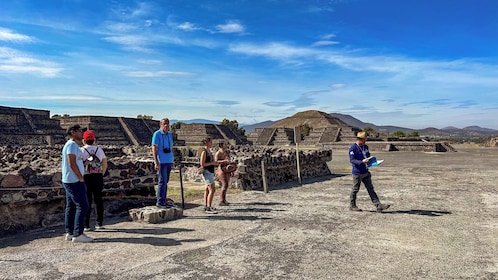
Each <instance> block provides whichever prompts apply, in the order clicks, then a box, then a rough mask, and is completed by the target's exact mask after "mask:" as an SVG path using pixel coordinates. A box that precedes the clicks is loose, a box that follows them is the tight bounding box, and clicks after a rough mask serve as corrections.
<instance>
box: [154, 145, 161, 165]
mask: <svg viewBox="0 0 498 280" xmlns="http://www.w3.org/2000/svg"><path fill="white" fill-rule="evenodd" d="M152 157H153V158H154V165H155V166H156V170H158V171H159V169H160V168H161V166H160V165H159V159H158V158H157V145H155V144H152Z"/></svg>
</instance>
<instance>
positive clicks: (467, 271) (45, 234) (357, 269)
mask: <svg viewBox="0 0 498 280" xmlns="http://www.w3.org/2000/svg"><path fill="white" fill-rule="evenodd" d="M456 148H457V149H458V152H455V153H453V152H448V153H423V152H379V153H376V156H377V158H378V159H384V160H385V162H384V163H383V164H382V165H380V166H377V167H374V168H371V172H372V176H373V182H374V185H375V188H376V191H377V193H378V194H379V196H380V198H381V200H382V202H384V203H389V204H391V205H392V206H391V208H390V209H388V210H386V211H385V212H384V213H377V212H375V211H374V210H375V208H374V206H373V205H372V203H371V202H370V199H369V197H368V194H367V192H366V190H365V189H364V188H363V187H362V189H361V190H360V193H359V197H358V206H359V207H361V208H363V210H364V211H363V212H351V211H349V210H348V198H349V191H350V188H351V183H352V182H351V181H352V180H351V175H350V174H349V164H348V159H347V151H344V152H343V153H340V152H337V151H334V155H333V160H332V162H331V163H330V168H331V169H332V171H333V172H334V173H335V174H334V175H333V176H329V177H326V178H318V179H315V180H313V181H304V182H303V185H298V184H287V185H283V186H279V187H272V188H271V189H270V192H269V193H263V192H260V191H247V192H241V193H238V194H230V193H229V195H228V197H227V198H228V200H229V201H230V202H231V203H232V204H231V205H230V206H228V207H218V210H219V213H218V214H212V215H207V214H205V213H204V212H203V211H202V209H201V208H202V206H201V205H200V204H202V203H201V201H194V202H190V203H189V204H188V205H187V209H186V210H185V212H184V214H185V216H184V218H182V219H178V220H174V221H169V222H166V223H163V224H143V223H137V222H129V221H128V220H127V217H126V216H123V217H112V218H108V219H107V226H106V229H105V230H103V231H99V232H90V233H89V234H88V235H89V236H92V237H94V238H96V241H95V242H94V243H91V244H73V243H71V242H65V241H63V237H62V236H63V227H62V226H57V227H53V228H45V229H41V230H36V231H31V232H26V233H22V234H17V235H15V236H7V237H2V238H0V268H1V269H0V279H498V254H497V252H498V190H497V188H496V185H495V182H496V181H497V179H498V171H497V166H498V149H496V148H472V147H458V146H456ZM215 201H217V198H215Z"/></svg>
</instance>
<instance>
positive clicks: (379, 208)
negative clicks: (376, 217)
mask: <svg viewBox="0 0 498 280" xmlns="http://www.w3.org/2000/svg"><path fill="white" fill-rule="evenodd" d="M389 207H391V205H390V204H382V203H381V204H379V205H378V206H377V212H382V210H386V209H388V208H389Z"/></svg>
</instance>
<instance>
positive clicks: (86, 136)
mask: <svg viewBox="0 0 498 280" xmlns="http://www.w3.org/2000/svg"><path fill="white" fill-rule="evenodd" d="M83 139H85V140H95V134H93V132H92V131H91V130H87V131H85V133H83Z"/></svg>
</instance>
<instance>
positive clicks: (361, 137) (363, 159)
mask: <svg viewBox="0 0 498 280" xmlns="http://www.w3.org/2000/svg"><path fill="white" fill-rule="evenodd" d="M366 142H367V134H366V132H364V131H360V132H358V134H357V135H356V143H354V144H353V145H351V147H349V161H350V162H351V165H352V171H351V173H352V174H353V188H352V190H351V194H350V196H349V199H350V203H349V210H351V211H362V210H361V209H360V208H359V207H358V206H357V205H356V195H357V194H358V191H359V190H360V185H361V182H363V184H364V185H365V188H366V189H367V191H368V195H369V196H370V199H371V200H372V203H373V204H374V205H375V207H376V208H377V211H378V212H381V211H383V210H385V209H387V208H389V207H390V206H391V205H389V204H382V203H380V200H379V197H378V196H377V193H376V192H375V190H374V186H373V184H372V175H371V174H370V171H368V167H367V163H368V158H369V157H370V151H369V150H368V145H366V144H365V143H366Z"/></svg>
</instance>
